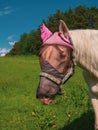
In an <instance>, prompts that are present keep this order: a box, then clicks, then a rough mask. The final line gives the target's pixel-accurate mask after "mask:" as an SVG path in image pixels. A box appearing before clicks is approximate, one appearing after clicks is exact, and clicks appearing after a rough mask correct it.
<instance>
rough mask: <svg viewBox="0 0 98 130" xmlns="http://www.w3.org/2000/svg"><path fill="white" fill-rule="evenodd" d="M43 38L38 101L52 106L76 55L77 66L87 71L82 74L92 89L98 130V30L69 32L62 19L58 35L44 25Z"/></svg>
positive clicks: (90, 91)
mask: <svg viewBox="0 0 98 130" xmlns="http://www.w3.org/2000/svg"><path fill="white" fill-rule="evenodd" d="M70 37H71V39H72V40H71V39H70ZM41 38H42V40H43V47H42V49H41V51H40V58H39V60H40V66H41V70H42V73H41V77H40V82H39V86H38V89H37V98H39V99H40V101H41V102H42V103H43V104H50V103H51V102H52V101H53V99H54V97H55V95H57V94H58V93H60V92H61V88H60V85H61V84H62V79H64V78H65V76H66V75H67V72H68V70H70V68H72V67H74V66H73V60H72V54H74V56H75V61H76V64H77V65H78V66H80V67H82V68H83V70H84V72H83V75H84V78H85V81H86V82H87V84H88V86H89V93H90V97H91V103H92V106H93V108H94V112H95V130H98V30H71V31H69V30H68V28H67V26H66V24H65V23H64V21H62V20H61V21H60V26H59V32H56V33H54V34H52V32H51V31H50V30H48V28H46V27H45V26H44V25H43V26H42V28H41ZM71 41H72V42H71ZM64 43H65V45H64ZM72 43H73V47H72Z"/></svg>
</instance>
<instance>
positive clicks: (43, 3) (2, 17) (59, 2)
mask: <svg viewBox="0 0 98 130" xmlns="http://www.w3.org/2000/svg"><path fill="white" fill-rule="evenodd" d="M78 5H86V6H89V7H92V6H96V7H98V0H0V55H2V56H3V55H4V54H5V53H6V52H8V51H9V50H10V49H11V48H12V47H13V44H14V43H15V42H16V41H18V40H19V38H20V36H21V35H22V34H23V33H25V32H26V33H29V32H30V31H31V30H36V29H37V28H38V26H39V25H40V24H41V22H42V20H43V19H47V18H48V17H49V16H50V15H51V14H54V13H55V12H56V11H57V10H58V9H59V10H61V11H66V10H68V9H69V8H75V7H77V6H78Z"/></svg>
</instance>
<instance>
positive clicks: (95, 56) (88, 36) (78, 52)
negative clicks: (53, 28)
mask: <svg viewBox="0 0 98 130" xmlns="http://www.w3.org/2000/svg"><path fill="white" fill-rule="evenodd" d="M61 24H62V25H61V26H63V30H62V31H63V33H64V35H66V36H67V35H69V34H70V37H71V38H72V41H73V46H74V54H75V61H76V63H77V65H78V66H80V67H82V68H83V69H84V72H83V76H84V79H85V81H86V83H87V84H88V86H89V93H90V97H91V103H92V106H93V108H94V112H95V130H98V30H90V29H87V30H81V29H80V30H73V31H69V30H68V28H67V26H66V24H65V23H64V22H63V21H61Z"/></svg>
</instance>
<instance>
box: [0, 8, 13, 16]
mask: <svg viewBox="0 0 98 130" xmlns="http://www.w3.org/2000/svg"><path fill="white" fill-rule="evenodd" d="M12 12H14V9H13V8H12V7H11V6H6V7H4V8H3V9H2V10H0V16H3V15H8V14H11V13H12Z"/></svg>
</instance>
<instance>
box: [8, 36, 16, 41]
mask: <svg viewBox="0 0 98 130" xmlns="http://www.w3.org/2000/svg"><path fill="white" fill-rule="evenodd" d="M14 37H15V35H10V36H8V38H7V39H8V40H12V39H13V38H14Z"/></svg>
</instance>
